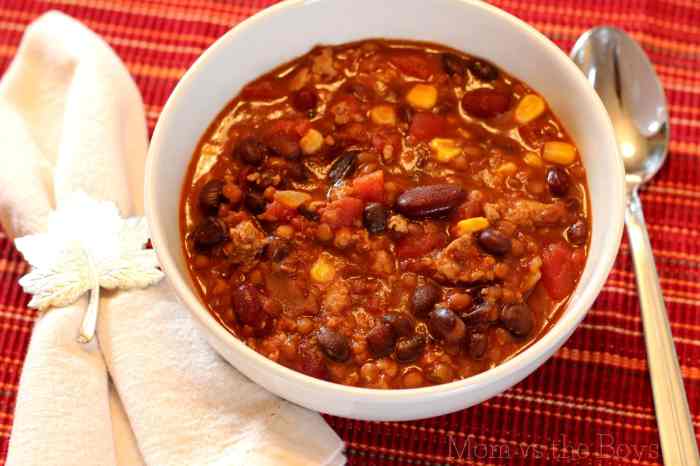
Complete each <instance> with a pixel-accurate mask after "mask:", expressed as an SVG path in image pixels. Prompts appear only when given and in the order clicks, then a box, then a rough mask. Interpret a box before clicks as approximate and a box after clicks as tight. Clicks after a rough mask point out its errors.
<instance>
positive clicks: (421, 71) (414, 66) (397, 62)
mask: <svg viewBox="0 0 700 466" xmlns="http://www.w3.org/2000/svg"><path fill="white" fill-rule="evenodd" d="M389 62H390V63H391V64H392V65H394V66H395V67H397V68H398V69H399V70H400V71H401V72H402V73H404V74H407V75H409V76H413V77H416V78H418V79H428V78H429V77H430V75H431V74H432V71H431V69H430V65H429V63H428V61H427V60H425V59H424V58H422V57H419V56H418V55H413V54H410V53H402V54H396V55H393V56H392V57H391V58H389Z"/></svg>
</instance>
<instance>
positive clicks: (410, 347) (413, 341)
mask: <svg viewBox="0 0 700 466" xmlns="http://www.w3.org/2000/svg"><path fill="white" fill-rule="evenodd" d="M423 350H425V337H424V336H423V335H420V334H418V335H414V336H412V337H409V338H405V339H402V340H399V342H398V343H396V360H397V361H399V362H404V363H406V362H413V361H415V360H416V359H418V358H419V357H420V355H421V354H423Z"/></svg>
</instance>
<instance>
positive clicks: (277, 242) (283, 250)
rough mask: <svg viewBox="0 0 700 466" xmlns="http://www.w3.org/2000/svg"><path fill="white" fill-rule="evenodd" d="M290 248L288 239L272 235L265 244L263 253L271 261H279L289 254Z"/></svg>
mask: <svg viewBox="0 0 700 466" xmlns="http://www.w3.org/2000/svg"><path fill="white" fill-rule="evenodd" d="M290 249H291V247H290V245H289V240H286V239H284V238H278V237H276V236H273V237H272V238H270V240H269V241H268V242H267V244H266V245H265V249H264V255H265V258H266V259H268V260H270V261H272V262H281V261H282V260H283V259H284V258H285V257H287V256H288V255H289V251H290Z"/></svg>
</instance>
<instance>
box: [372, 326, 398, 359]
mask: <svg viewBox="0 0 700 466" xmlns="http://www.w3.org/2000/svg"><path fill="white" fill-rule="evenodd" d="M395 343H396V335H395V334H394V329H393V328H392V327H391V326H390V325H388V324H383V323H382V324H379V325H377V326H375V327H374V328H373V329H372V330H370V331H369V333H367V348H368V349H369V352H370V353H371V354H372V356H373V357H375V358H383V357H384V356H388V355H390V354H391V353H392V352H393V351H394V344H395Z"/></svg>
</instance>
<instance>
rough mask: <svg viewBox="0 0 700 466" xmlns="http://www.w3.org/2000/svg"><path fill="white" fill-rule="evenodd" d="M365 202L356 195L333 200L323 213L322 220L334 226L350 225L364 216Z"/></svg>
mask: <svg viewBox="0 0 700 466" xmlns="http://www.w3.org/2000/svg"><path fill="white" fill-rule="evenodd" d="M363 207H364V204H363V202H362V201H361V200H360V199H357V198H356V197H344V198H342V199H338V200H337V201H333V202H331V203H330V204H328V206H327V207H326V208H325V209H324V210H323V212H322V213H321V221H322V222H323V223H327V224H329V225H330V226H332V227H349V226H351V225H352V224H353V223H355V220H358V219H359V218H360V217H361V216H362V209H363Z"/></svg>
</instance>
